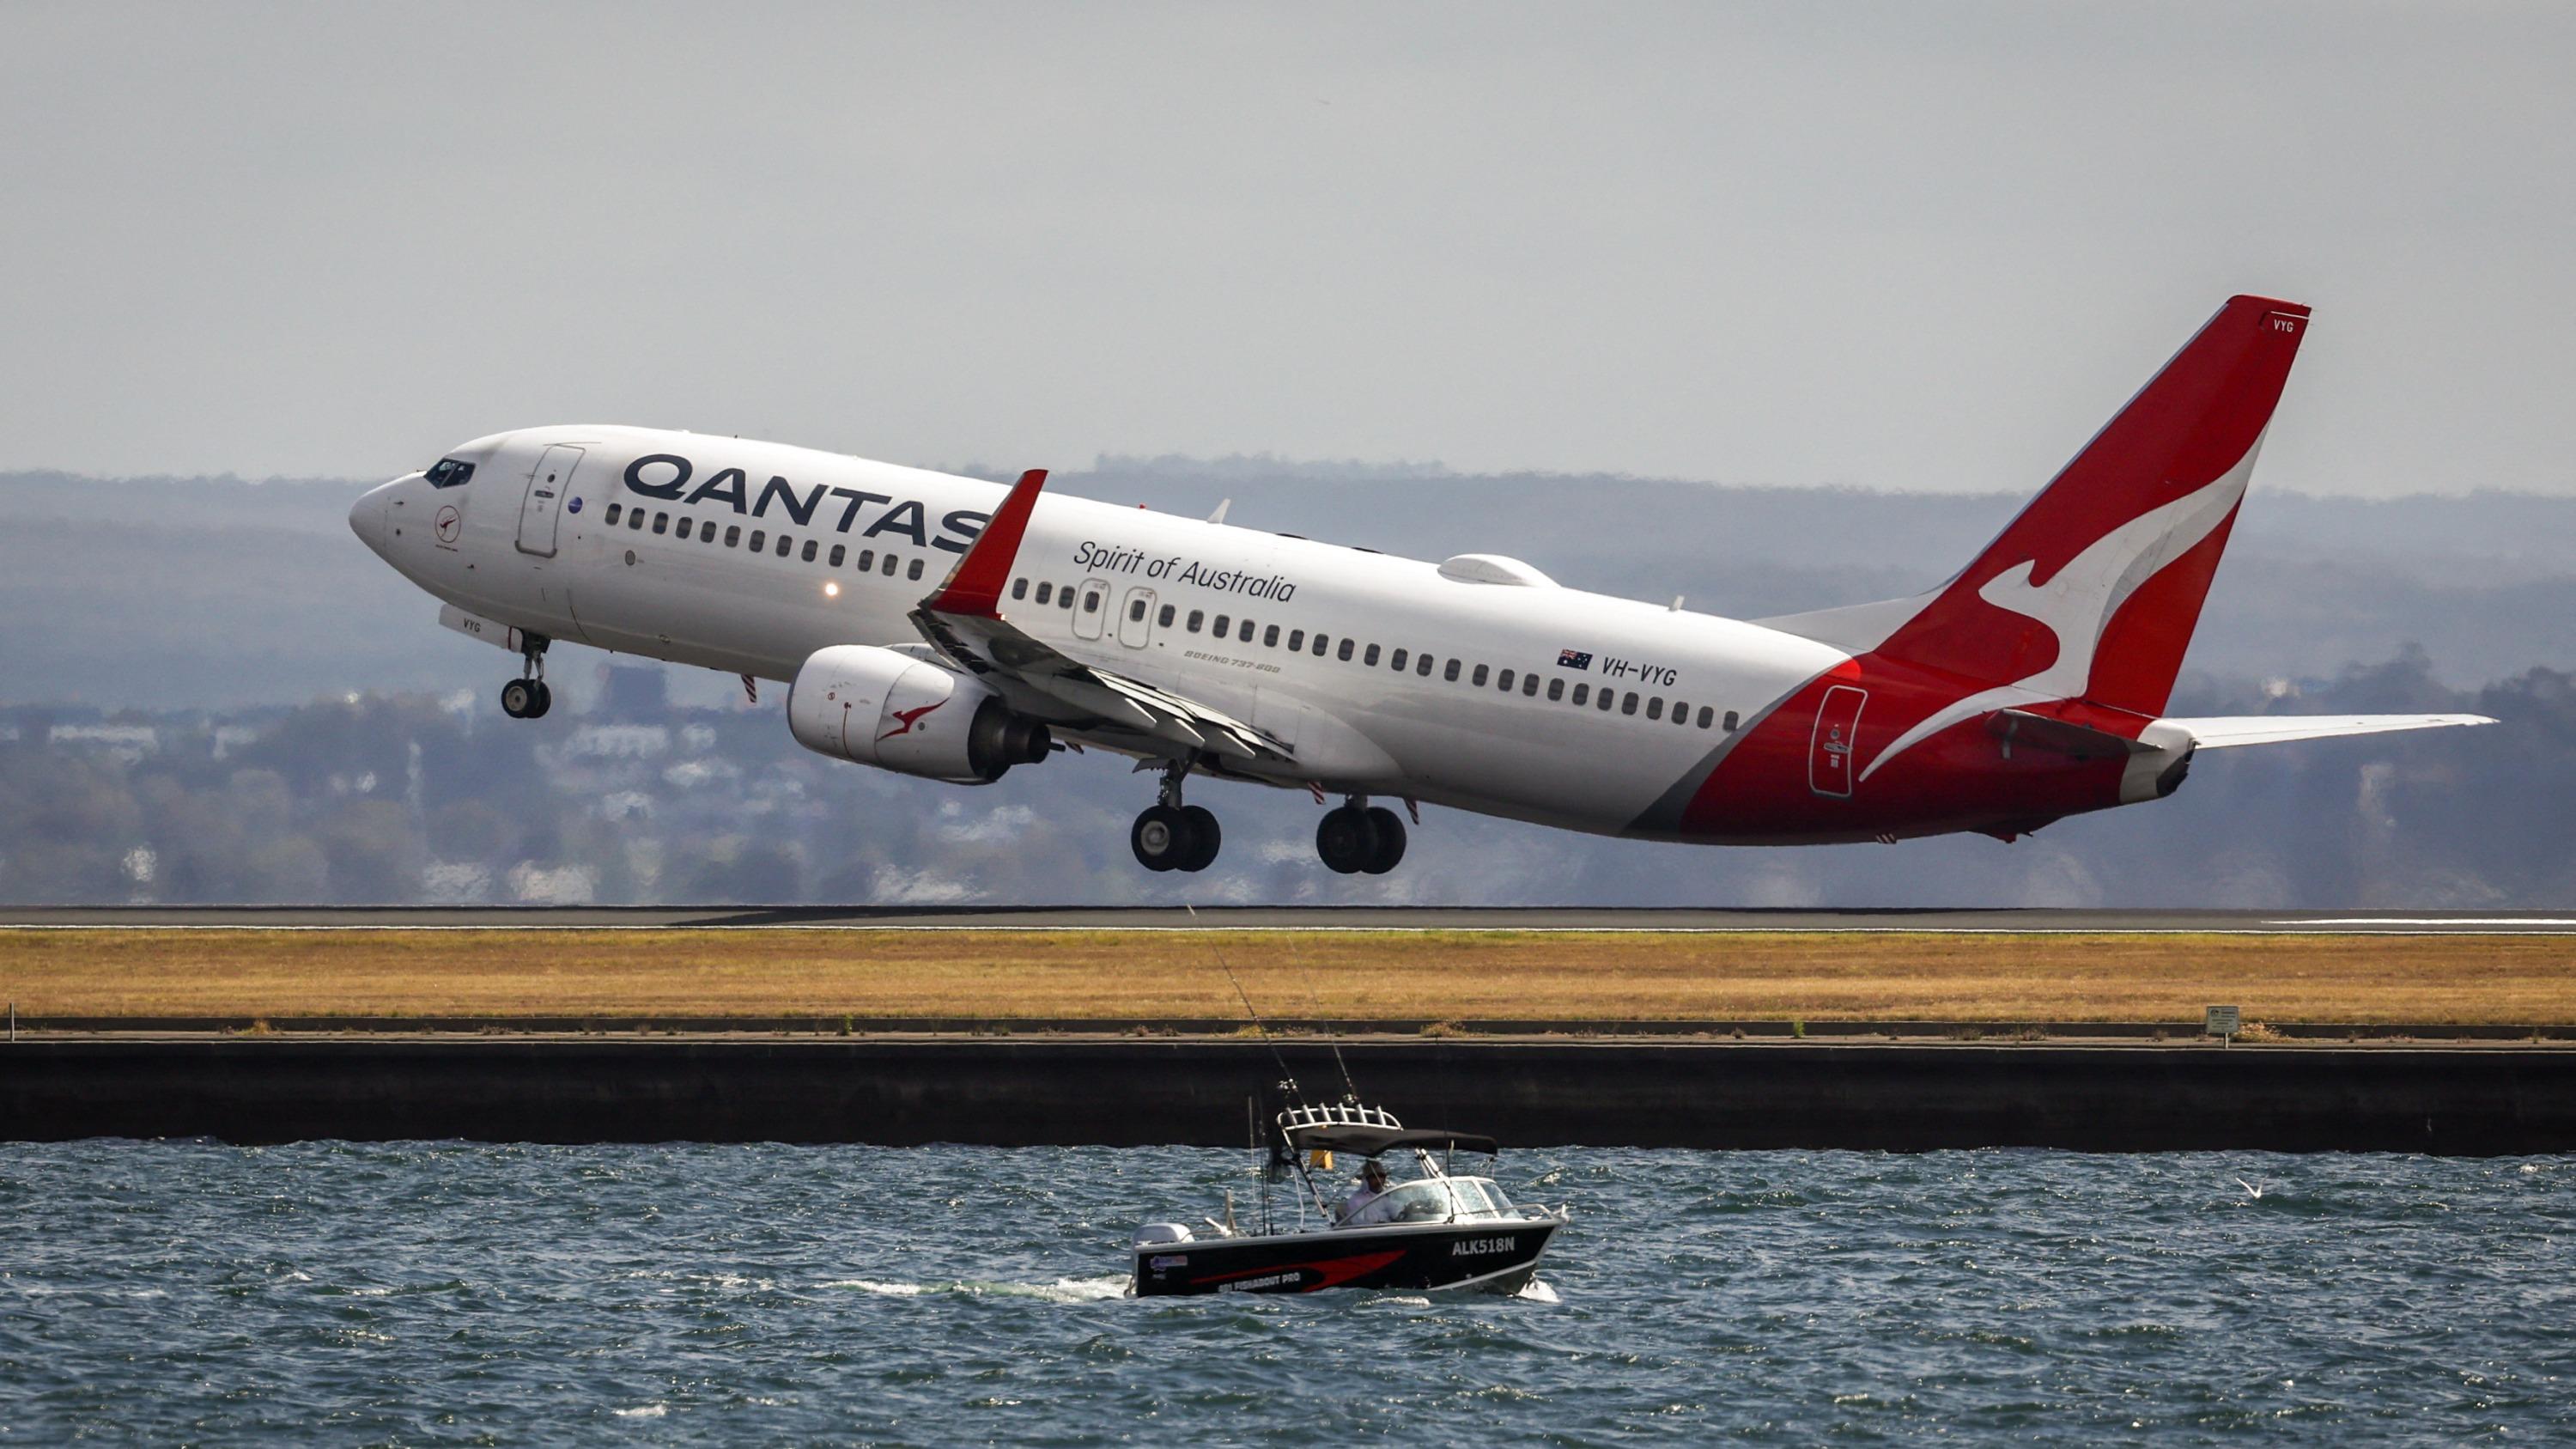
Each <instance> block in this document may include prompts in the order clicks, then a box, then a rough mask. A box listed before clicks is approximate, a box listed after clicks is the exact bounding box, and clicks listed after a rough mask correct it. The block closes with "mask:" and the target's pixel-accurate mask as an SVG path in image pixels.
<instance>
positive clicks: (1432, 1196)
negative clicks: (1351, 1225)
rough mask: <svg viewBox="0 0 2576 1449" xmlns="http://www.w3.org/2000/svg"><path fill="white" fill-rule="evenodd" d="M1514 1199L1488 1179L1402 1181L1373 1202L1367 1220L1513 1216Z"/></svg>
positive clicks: (1396, 1221) (1420, 1221)
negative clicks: (1504, 1194) (1512, 1200)
mask: <svg viewBox="0 0 2576 1449" xmlns="http://www.w3.org/2000/svg"><path fill="white" fill-rule="evenodd" d="M1511 1211H1512V1203H1511V1199H1510V1198H1507V1197H1505V1196H1503V1190H1502V1189H1501V1188H1500V1187H1497V1186H1496V1185H1495V1184H1494V1180H1493V1179H1492V1178H1489V1177H1449V1178H1423V1179H1421V1180H1419V1181H1415V1182H1400V1183H1397V1184H1396V1185H1395V1186H1393V1187H1390V1188H1388V1189H1387V1190H1386V1195H1385V1196H1384V1197H1382V1198H1380V1199H1378V1200H1377V1201H1376V1202H1373V1203H1370V1204H1369V1207H1368V1213H1367V1218H1368V1220H1369V1221H1371V1222H1381V1223H1441V1222H1448V1221H1450V1220H1451V1219H1453V1218H1463V1219H1473V1218H1499V1217H1508V1216H1510V1215H1511Z"/></svg>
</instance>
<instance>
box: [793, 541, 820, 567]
mask: <svg viewBox="0 0 2576 1449" xmlns="http://www.w3.org/2000/svg"><path fill="white" fill-rule="evenodd" d="M818 548H819V546H818V545H817V544H816V543H815V542H814V540H812V539H810V538H809V539H807V540H805V551H804V552H803V553H801V554H799V555H798V556H797V557H798V561H799V562H802V563H812V562H813V561H814V555H815V553H816V552H817V551H818Z"/></svg>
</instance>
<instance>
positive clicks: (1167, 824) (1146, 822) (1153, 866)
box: [1127, 760, 1225, 871]
mask: <svg viewBox="0 0 2576 1449" xmlns="http://www.w3.org/2000/svg"><path fill="white" fill-rule="evenodd" d="M1189 772H1190V765H1189V761H1187V760H1175V761H1173V762H1172V763H1171V765H1170V766H1168V767H1167V768H1165V769H1164V771H1163V791H1162V799H1161V800H1160V801H1159V802H1157V803H1156V804H1153V805H1149V806H1147V807H1146V809H1145V812H1144V813H1143V814H1141V815H1139V816H1137V817H1136V823H1135V825H1133V826H1132V827H1130V828H1129V829H1128V831H1127V844H1128V846H1129V847H1130V848H1131V849H1133V850H1134V851H1135V852H1136V863H1137V864H1139V865H1142V866H1143V867H1145V868H1146V869H1147V870H1191V871H1197V870H1205V869H1207V868H1208V867H1209V866H1211V865H1213V864H1215V863H1216V851H1217V847H1218V846H1219V845H1221V844H1223V843H1224V840H1225V832H1224V831H1222V830H1219V829H1218V828H1217V823H1216V816H1215V815H1214V814H1212V813H1210V812H1209V811H1208V810H1207V809H1205V808H1204V807H1202V806H1197V805H1184V804H1182V803H1181V780H1182V779H1183V778H1184V777H1185V776H1187V775H1188V774H1189Z"/></svg>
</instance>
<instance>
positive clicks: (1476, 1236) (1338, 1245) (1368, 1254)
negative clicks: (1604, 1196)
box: [1135, 1218, 1564, 1298]
mask: <svg viewBox="0 0 2576 1449" xmlns="http://www.w3.org/2000/svg"><path fill="white" fill-rule="evenodd" d="M1562 1226H1564V1224H1563V1223H1562V1222H1561V1221H1558V1220H1556V1219H1551V1218H1510V1219H1499V1220H1497V1219H1484V1220H1479V1221H1476V1222H1463V1223H1425V1224H1412V1223H1404V1224H1394V1225H1390V1226H1386V1227H1371V1228H1351V1229H1345V1230H1341V1231H1332V1232H1317V1233H1279V1234H1274V1235H1270V1236H1266V1237H1246V1238H1194V1239H1192V1240H1191V1241H1189V1242H1186V1243H1151V1244H1140V1245H1138V1247H1137V1249H1136V1278H1135V1294H1136V1296H1137V1297H1139V1298H1159V1297H1166V1296H1171V1295H1177V1294H1191V1293H1313V1292H1317V1291H1320V1290H1322V1289H1325V1288H1400V1289H1413V1290H1416V1291H1428V1290H1432V1289H1467V1290H1471V1291H1477V1292H1486V1293H1517V1292H1519V1291H1520V1290H1521V1288H1522V1287H1523V1286H1524V1285H1526V1284H1527V1283H1528V1282H1529V1280H1530V1278H1531V1276H1532V1275H1533V1274H1535V1273H1537V1271H1538V1260H1539V1258H1540V1256H1541V1255H1542V1254H1544V1253H1545V1252H1546V1251H1547V1245H1548V1240H1549V1239H1551V1238H1553V1237H1554V1236H1555V1235H1556V1230H1557V1229H1558V1228H1560V1227H1562Z"/></svg>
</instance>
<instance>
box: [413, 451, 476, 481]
mask: <svg viewBox="0 0 2576 1449" xmlns="http://www.w3.org/2000/svg"><path fill="white" fill-rule="evenodd" d="M424 476H426V477H427V478H428V479H429V486H430V487H432V488H462V487H464V486H465V480H466V479H468V478H471V477H473V476H474V465H473V464H471V463H461V462H458V461H457V460H456V459H454V458H441V459H439V460H438V461H437V462H435V463H432V464H430V465H429V472H428V473H427V474H425V475H424Z"/></svg>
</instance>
